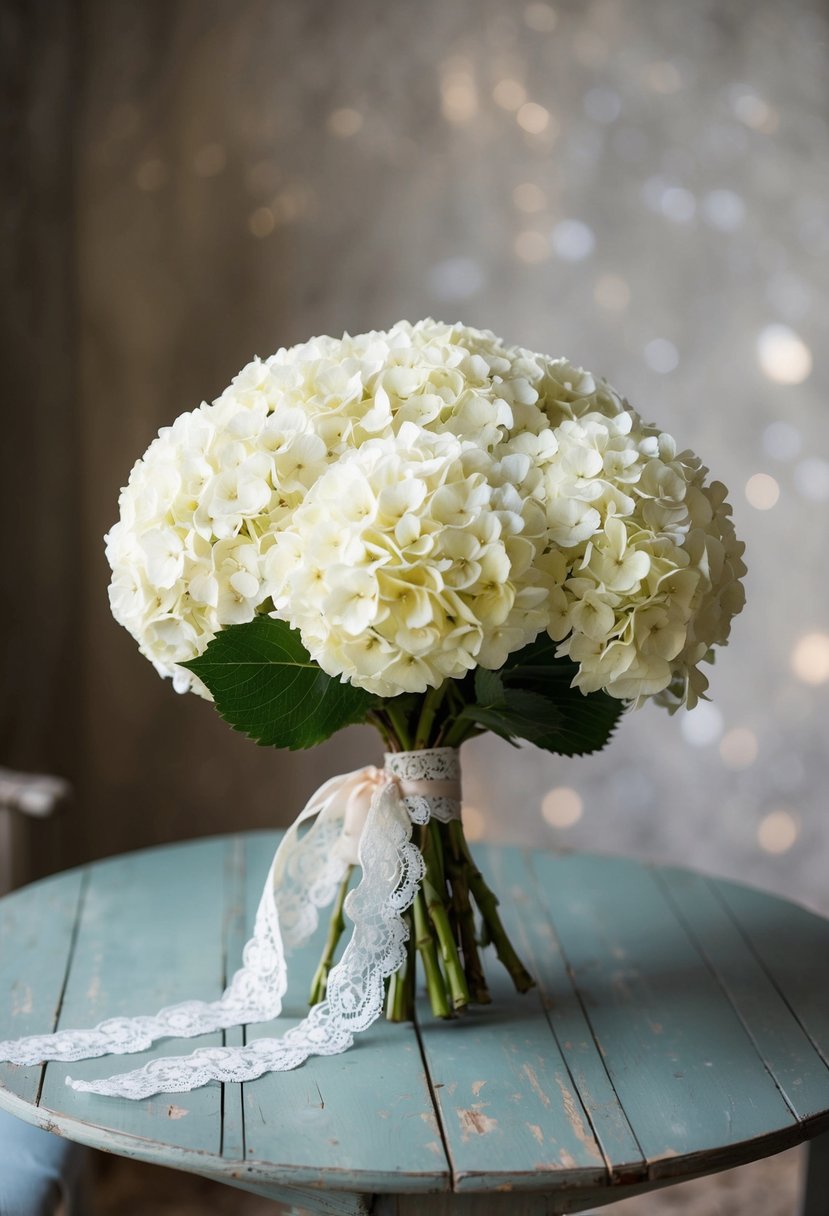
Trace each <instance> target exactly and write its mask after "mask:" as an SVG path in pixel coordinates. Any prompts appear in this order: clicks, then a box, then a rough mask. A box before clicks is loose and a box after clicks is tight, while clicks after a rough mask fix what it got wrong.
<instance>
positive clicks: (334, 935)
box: [308, 866, 354, 1005]
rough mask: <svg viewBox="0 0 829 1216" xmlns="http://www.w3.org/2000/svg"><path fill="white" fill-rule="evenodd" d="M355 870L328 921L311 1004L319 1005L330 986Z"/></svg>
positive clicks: (343, 884) (351, 869)
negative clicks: (346, 902)
mask: <svg viewBox="0 0 829 1216" xmlns="http://www.w3.org/2000/svg"><path fill="white" fill-rule="evenodd" d="M353 872H354V866H349V867H348V869H347V870H346V872H345V877H344V878H343V880H342V882H341V883H340V886H339V890H338V891H337V898H336V900H335V901H334V907H333V908H332V910H331V919H330V921H329V922H328V937H327V938H326V942H325V949H324V950H323V952H322V958H321V959H320V961H319V966H318V967H317V969H316V972H315V973H314V978H313V980H312V982H311V995H310V996H309V998H308V1004H309V1005H318V1004H319V1002H320V1001H324V1000H325V993H326V990H327V988H328V973H329V971H330V970H331V968H332V966H333V965H334V955H335V954H336V952H337V946H338V945H339V942H340V938H341V937H342V935H343V933H344V932H345V917H344V916H343V905H344V904H345V897H346V895H347V894H348V887H349V884H350V882H351V875H352V873H353Z"/></svg>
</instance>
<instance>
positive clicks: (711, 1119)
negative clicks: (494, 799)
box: [531, 853, 802, 1177]
mask: <svg viewBox="0 0 829 1216" xmlns="http://www.w3.org/2000/svg"><path fill="white" fill-rule="evenodd" d="M531 864H532V866H533V870H534V872H535V874H536V876H537V878H538V881H539V884H540V889H541V891H542V892H543V893H544V898H545V903H546V905H547V907H548V909H549V911H550V915H551V918H552V921H553V924H554V926H555V930H556V934H557V936H558V939H559V941H560V943H561V946H562V949H563V951H564V954H565V957H566V959H567V963H568V966H569V967H570V969H571V972H572V974H573V977H574V980H575V983H576V985H577V987H578V989H579V992H580V994H581V997H582V1001H583V1004H584V1007H585V1010H586V1012H587V1016H588V1017H589V1019H590V1023H591V1025H592V1027H593V1031H594V1034H595V1036H596V1041H597V1043H598V1045H599V1048H600V1050H601V1051H602V1053H603V1055H604V1058H605V1063H606V1065H607V1069H608V1073H609V1075H610V1077H611V1079H612V1081H613V1085H614V1087H615V1089H616V1092H617V1093H618V1095H619V1098H620V1100H621V1102H622V1106H623V1107H624V1110H625V1113H626V1115H627V1117H628V1120H629V1122H630V1125H631V1127H632V1129H633V1131H634V1133H635V1135H636V1138H637V1140H638V1141H639V1143H640V1145H641V1146H642V1149H643V1151H644V1153H645V1155H646V1158H647V1161H648V1166H649V1173H650V1175H651V1176H653V1177H660V1176H669V1175H671V1174H674V1173H684V1172H687V1171H688V1169H689V1167H690V1168H693V1164H694V1160H695V1159H696V1158H698V1157H699V1156H704V1157H705V1160H706V1163H707V1168H708V1169H709V1170H714V1169H717V1168H719V1167H720V1166H721V1165H722V1164H729V1163H731V1162H734V1163H736V1162H737V1161H738V1160H740V1159H743V1158H744V1156H745V1155H748V1156H751V1155H758V1151H756V1150H755V1149H753V1148H752V1147H751V1146H752V1142H755V1141H762V1140H763V1139H766V1138H767V1139H769V1140H770V1141H773V1142H774V1143H776V1144H777V1143H779V1145H780V1146H781V1147H783V1146H784V1145H785V1144H788V1143H793V1142H795V1141H796V1140H797V1139H799V1138H800V1136H801V1135H802V1133H801V1132H800V1129H799V1126H798V1124H797V1121H796V1120H795V1118H794V1116H793V1115H792V1113H791V1111H790V1110H789V1108H788V1106H787V1105H786V1103H785V1101H784V1099H783V1097H782V1096H781V1094H780V1092H779V1090H778V1089H777V1086H776V1085H775V1083H774V1081H773V1080H772V1078H771V1077H770V1076H769V1074H768V1072H767V1071H766V1069H765V1067H764V1066H763V1065H762V1062H761V1061H760V1059H759V1056H758V1054H757V1051H756V1049H755V1047H754V1045H753V1044H752V1042H751V1040H750V1039H749V1037H748V1035H747V1034H746V1032H745V1029H744V1027H743V1026H742V1024H741V1022H740V1020H739V1018H738V1017H737V1014H736V1013H735V1011H734V1009H733V1007H732V1005H731V1003H730V1002H729V1001H728V1000H727V998H726V997H725V995H724V993H723V991H722V989H721V988H720V986H719V984H718V983H717V982H716V980H715V979H714V977H713V976H712V975H711V973H710V971H709V970H708V968H707V966H706V965H705V962H704V961H703V959H702V958H701V957H700V955H699V953H698V952H697V950H696V949H695V948H694V946H693V944H692V943H691V941H690V939H689V938H688V935H687V934H686V932H685V931H684V929H683V928H682V926H681V925H680V923H679V921H678V920H677V918H676V916H675V915H674V913H673V910H672V909H671V907H670V905H669V904H668V903H667V901H666V900H665V898H664V896H663V894H662V892H661V891H660V889H659V887H658V885H657V883H656V882H655V880H654V879H653V877H652V875H651V874H650V873H649V872H648V871H647V870H646V869H645V868H643V867H642V866H640V865H637V864H636V863H635V862H632V861H626V860H623V859H611V858H601V857H587V856H570V857H566V858H556V857H552V856H548V855H544V854H540V853H536V854H533V855H532V857H531ZM689 1158H690V1160H689Z"/></svg>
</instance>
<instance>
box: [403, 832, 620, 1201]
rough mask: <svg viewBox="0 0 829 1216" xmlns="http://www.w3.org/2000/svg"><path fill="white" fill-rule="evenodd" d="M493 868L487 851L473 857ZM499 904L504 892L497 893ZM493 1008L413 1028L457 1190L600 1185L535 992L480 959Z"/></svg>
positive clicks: (589, 1141)
mask: <svg viewBox="0 0 829 1216" xmlns="http://www.w3.org/2000/svg"><path fill="white" fill-rule="evenodd" d="M478 855H479V857H480V861H481V865H482V866H483V867H484V868H486V869H488V870H490V871H491V869H492V865H491V861H492V856H493V855H492V853H491V852H490V851H488V850H479V853H478ZM501 895H502V896H503V897H504V899H503V902H504V904H505V905H507V904H508V903H509V893H505V892H503V891H502V892H501ZM484 959H485V968H486V974H487V980H488V983H489V985H490V988H491V991H492V998H493V1004H492V1005H491V1006H487V1007H485V1008H480V1007H475V1008H473V1009H471V1010H470V1011H469V1012H468V1013H467V1014H466V1015H465V1016H464V1018H463V1019H458V1020H457V1021H451V1022H445V1021H440V1020H437V1019H435V1018H434V1017H433V1016H432V1013H431V1011H430V1009H429V1006H428V1001H426V999H425V998H422V999H421V1000H419V1002H418V1024H419V1030H420V1037H421V1042H422V1045H423V1051H424V1055H425V1058H426V1062H427V1066H428V1069H429V1074H430V1076H431V1079H432V1084H433V1087H434V1090H435V1095H436V1098H437V1102H438V1108H439V1111H440V1115H441V1122H442V1126H443V1129H444V1135H445V1138H446V1143H447V1147H448V1150H449V1158H450V1161H451V1163H452V1169H453V1173H454V1178H455V1190H456V1191H461V1192H463V1191H476V1190H481V1191H482V1190H489V1189H494V1190H497V1189H499V1188H504V1189H512V1188H515V1189H516V1190H519V1189H521V1190H524V1189H526V1190H535V1191H542V1190H553V1189H554V1188H560V1187H564V1186H568V1185H574V1186H575V1185H588V1184H590V1183H592V1184H594V1185H595V1184H598V1183H600V1182H604V1181H605V1180H606V1178H607V1170H606V1167H605V1162H604V1158H603V1156H602V1153H601V1149H600V1148H599V1145H598V1144H597V1143H596V1139H595V1137H594V1135H593V1132H592V1130H591V1127H590V1122H589V1119H588V1117H587V1114H586V1113H585V1110H584V1107H583V1106H582V1103H581V1101H580V1099H579V1096H578V1093H577V1092H576V1090H575V1087H574V1085H573V1081H572V1079H571V1076H570V1073H569V1072H568V1069H567V1065H566V1063H565V1061H564V1059H563V1057H562V1054H561V1051H560V1050H559V1047H558V1044H557V1042H556V1040H555V1038H554V1036H553V1034H552V1031H551V1030H550V1026H549V1023H548V1022H547V1019H546V1017H545V1015H544V1011H543V1008H542V1003H541V997H540V995H539V993H538V992H537V991H533V992H531V993H529V994H527V995H526V996H521V995H519V994H518V993H516V992H515V990H514V988H513V986H512V982H511V981H510V979H509V976H508V975H507V974H506V972H505V971H504V969H503V968H502V967H501V965H500V964H499V963H498V962H497V960H496V959H495V957H494V954H493V953H492V951H491V950H486V951H485V952H484Z"/></svg>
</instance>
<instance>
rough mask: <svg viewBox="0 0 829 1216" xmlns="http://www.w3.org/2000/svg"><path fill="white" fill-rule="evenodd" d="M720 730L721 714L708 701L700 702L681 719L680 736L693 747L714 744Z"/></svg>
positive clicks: (720, 732)
mask: <svg viewBox="0 0 829 1216" xmlns="http://www.w3.org/2000/svg"><path fill="white" fill-rule="evenodd" d="M722 729H723V720H722V714H721V713H720V711H719V710H718V709H717V707H716V705H712V704H711V703H710V702H709V701H700V703H699V705H697V706H696V708H695V709H691V710H689V711H688V713H687V714H685V716H684V717H683V719H682V734H683V735H684V737H685V739H686V740H687V742H688V743H690V744H691V745H692V746H693V747H708V745H709V744H711V743H716V742H717V740H718V739H719V737H720V735H721V734H722Z"/></svg>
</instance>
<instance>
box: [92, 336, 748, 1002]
mask: <svg viewBox="0 0 829 1216" xmlns="http://www.w3.org/2000/svg"><path fill="white" fill-rule="evenodd" d="M106 539H107V557H108V559H109V563H110V565H111V567H112V582H111V586H110V599H111V605H112V611H113V613H114V615H115V618H116V619H117V620H118V621H119V622H120V623H121V624H122V625H123V626H125V628H126V629H128V630H129V632H130V633H131V634H132V636H133V637H134V638H135V639H136V641H137V642H138V645H139V648H140V650H141V652H142V653H143V654H144V655H145V656H146V657H147V658H148V659H150V661H151V662H152V663H153V664H154V666H155V668H156V670H157V671H158V672H159V673H160V674H161V675H163V676H167V677H170V678H171V679H172V681H173V684H174V687H175V688H176V689H177V690H178V691H180V692H183V691H186V690H192V691H194V692H196V693H197V694H199V695H200V696H203V697H206V698H208V699H212V700H214V701H215V704H216V708H217V709H218V711H219V713H220V714H221V715H222V717H224V718H225V719H226V720H227V721H228V722H229V723H230V724H231V725H232V726H233V727H235V728H236V729H237V730H240V731H243V732H244V733H245V734H247V735H249V736H250V737H251V738H252V739H254V740H256V741H257V742H258V743H260V744H265V745H271V746H276V747H285V748H306V747H311V746H313V745H314V744H317V743H319V742H321V741H322V740H324V739H326V738H327V737H329V736H330V735H331V734H333V733H334V732H335V731H337V730H339V729H340V728H342V727H344V726H348V725H351V724H354V723H370V724H371V725H373V726H374V727H376V728H377V730H378V731H379V732H380V734H381V736H382V739H383V742H384V744H385V747H386V749H387V752H388V759H387V765H386V769H387V771H388V773H390V774H391V775H392V777H393V778H394V779H395V780H399V782H401V783H402V784H401V789H402V791H403V794H404V795H405V800H406V804H407V806H408V807H409V810H410V811H411V812H412V813H411V818H412V821H413V824H412V826H411V828H410V830H411V831H413V832H414V839H415V841H416V844H417V849H418V856H419V858H420V859H422V860H419V861H418V863H417V865H416V866H414V868H413V870H412V871H411V872H410V877H411V875H412V874H413V875H414V880H413V882H411V883H410V886H411V888H412V889H411V890H408V892H407V894H406V896H405V898H399V891H400V887H401V882H400V881H399V882H398V905H399V909H398V910H399V912H400V921H401V925H402V930H401V932H400V933H398V935H397V947H398V948H399V949H397V951H396V952H395V951H394V950H393V951H392V952H391V955H390V956H389V957H391V959H392V963H391V964H389V963H388V962H387V965H386V966H385V974H384V975H383V977H382V978H383V981H384V993H385V1009H386V1013H387V1016H389V1017H390V1018H393V1019H402V1018H408V1017H410V1016H411V1013H412V1006H413V999H414V976H415V970H416V955H419V957H420V959H421V962H422V966H423V971H424V974H425V978H426V983H427V988H428V992H429V997H430V999H431V1003H432V1008H433V1010H434V1012H435V1013H436V1014H438V1015H439V1016H442V1017H449V1016H453V1015H455V1014H456V1013H457V1012H459V1011H461V1010H463V1009H464V1008H466V1006H467V1005H469V1004H470V1003H475V1002H478V1003H486V1002H487V1001H488V1000H489V993H488V990H487V984H486V978H485V972H484V967H483V966H482V963H481V954H480V951H481V945H482V943H490V942H491V943H492V945H493V946H494V948H495V951H496V952H497V955H498V957H499V959H500V960H501V962H502V963H503V964H504V965H505V966H506V967H507V969H508V970H509V972H510V974H511V976H512V978H513V980H514V982H515V985H516V987H517V988H518V989H519V990H522V991H523V990H526V989H527V988H528V987H530V986H531V984H532V980H531V978H530V976H529V975H528V973H527V972H526V970H525V968H524V967H523V965H522V963H521V961H520V960H519V958H518V957H517V955H516V953H515V950H514V949H513V948H512V945H511V943H510V941H509V938H508V937H507V935H506V933H505V931H504V928H503V925H502V924H501V921H500V919H499V916H498V903H497V898H496V897H495V895H494V894H493V892H492V891H491V890H490V888H489V886H488V885H487V882H486V880H485V877H484V876H483V875H482V874H481V873H480V871H479V869H478V867H477V865H476V863H475V861H474V859H473V857H472V854H471V852H470V850H469V848H468V847H467V843H466V841H465V839H464V834H463V827H462V822H461V820H460V818H459V815H458V801H459V789H458V785H457V782H458V772H457V764H456V756H457V750H456V749H458V748H460V747H461V745H462V744H463V743H464V742H465V741H466V740H467V739H470V738H473V737H474V736H476V735H480V734H482V733H483V732H485V731H491V732H493V733H494V734H496V735H499V736H500V737H502V738H504V739H506V740H508V741H509V742H511V743H519V742H527V743H530V744H533V745H535V746H536V747H540V748H543V749H545V750H547V751H549V752H554V753H560V754H563V755H568V756H570V755H576V754H582V753H586V752H591V751H595V750H597V749H599V748H601V747H602V746H603V745H604V744H605V742H606V741H607V739H608V738H609V736H610V734H611V732H612V731H613V729H614V727H615V726H616V724H617V722H618V719H619V717H620V715H621V713H622V712H623V710H624V709H625V707H627V706H636V705H639V704H641V703H642V702H643V701H644V700H645V699H646V698H654V699H655V700H656V701H657V702H659V703H660V704H662V705H664V706H666V707H667V708H668V709H669V711H673V710H675V709H676V708H677V707H679V706H682V705H685V706H688V707H692V706H693V705H694V704H695V703H696V702H697V700H698V699H699V698H700V697H703V696H704V695H705V690H706V688H707V679H706V676H705V674H704V671H703V664H704V663H705V662H706V661H707V660H710V659H711V657H712V650H713V648H714V647H715V646H717V645H720V644H723V643H725V642H726V640H727V638H728V635H729V629H730V626H731V621H732V618H733V617H734V615H735V614H736V613H737V612H739V611H740V609H741V608H742V606H743V600H744V596H743V588H742V584H741V581H740V580H741V578H742V576H743V574H744V573H745V566H744V564H743V545H742V544H741V543H740V542H739V541H738V540H737V539H736V536H735V532H734V527H733V524H732V521H731V512H730V507H729V505H728V503H727V501H726V490H725V487H724V486H723V485H722V484H721V483H719V482H717V481H710V480H709V478H708V470H707V469H706V468H705V467H704V466H703V465H702V464H701V462H700V461H699V459H698V458H697V457H696V456H694V455H693V454H692V453H691V452H689V451H679V450H678V448H677V445H676V443H675V442H674V440H673V439H672V438H671V437H670V436H669V435H667V434H664V433H663V432H660V431H659V430H658V429H657V428H656V427H654V426H651V425H649V424H646V423H645V422H643V421H642V419H641V418H640V417H639V415H638V414H637V413H636V411H635V410H634V409H633V408H632V407H631V406H630V405H629V404H628V403H627V402H626V401H625V400H624V399H623V398H622V397H621V396H620V395H619V394H618V393H617V392H616V391H615V390H614V389H613V388H611V387H610V385H608V384H607V383H605V382H604V381H602V380H598V379H596V378H595V377H594V376H593V375H591V374H590V373H589V372H587V371H584V370H583V369H581V368H578V367H574V366H573V365H572V364H571V363H569V362H568V361H567V360H566V359H560V358H557V359H553V358H548V357H547V356H544V355H539V354H535V353H533V352H531V351H529V350H524V349H522V348H520V347H514V346H506V345H505V344H504V343H502V342H501V341H500V340H499V339H497V338H496V337H495V336H494V335H493V334H491V333H489V332H486V331H479V330H476V329H471V328H468V327H466V326H462V325H444V324H439V323H437V322H435V321H432V320H426V321H421V322H418V323H417V324H416V325H411V324H409V323H407V322H400V323H399V324H397V325H395V326H393V328H392V329H390V330H389V331H388V332H372V333H366V334H361V335H358V336H356V337H352V336H350V335H347V334H346V335H345V336H344V337H343V338H342V339H333V338H328V337H322V338H314V339H312V340H311V341H309V342H306V343H303V344H301V345H299V346H295V347H292V348H290V349H282V350H279V351H278V352H277V353H276V354H275V355H273V356H272V357H270V358H268V359H264V360H263V359H255V360H254V361H253V362H252V363H250V364H248V366H247V367H245V368H244V369H243V370H242V371H241V372H240V373H239V375H238V376H237V377H236V378H235V379H234V381H233V383H232V384H231V385H230V387H229V388H227V389H226V390H225V391H224V392H223V393H222V395H221V396H220V397H219V398H218V399H217V400H215V401H214V402H213V403H212V404H203V405H201V406H200V407H199V408H198V409H195V410H193V411H192V412H190V413H185V414H182V415H181V416H180V417H179V418H178V419H176V421H175V422H174V423H173V425H172V426H171V427H168V428H165V429H163V430H162V431H161V432H160V434H159V436H158V438H157V439H156V440H154V442H153V443H152V444H151V446H150V448H149V449H148V451H147V452H146V454H145V455H144V457H143V458H142V459H141V460H139V461H138V463H137V464H136V465H135V467H134V468H133V470H132V473H131V475H130V479H129V484H128V485H127V486H126V488H125V489H124V490H123V492H122V494H121V498H120V519H119V521H118V522H117V523H116V524H115V526H114V527H113V528H112V530H111V531H110V533H109V535H108V537H107V538H106ZM418 753H422V754H423V756H425V757H427V760H426V762H425V768H423V767H421V768H420V769H419V768H418V767H417V754H418ZM412 757H414V760H412ZM413 764H414V767H412V765H413ZM430 766H431V767H430ZM436 772H437V778H435V773H436ZM413 774H414V775H413ZM430 777H431V779H433V780H435V779H436V780H437V784H436V785H434V786H432V787H428V785H427V783H428V779H429V778H430ZM376 780H377V774H376V772H372V773H370V774H369V775H368V777H367V778H363V779H362V786H360V788H363V786H365V785H366V782H367V783H368V786H369V787H371V784H372V781H376ZM407 780H408V782H409V784H408V786H407V785H406V781H407ZM358 784H359V783H358ZM430 789H431V793H430V792H429V790H430ZM356 792H357V791H356V786H354V783H353V782H352V786H351V787H349V792H348V798H346V799H345V801H346V802H348V800H349V799H350V801H351V804H353V803H354V802H355V796H356ZM418 800H420V802H419V801H418ZM356 801H357V802H359V801H360V798H359V797H357V798H356ZM366 802H367V798H366V797H363V800H362V806H363V809H362V811H361V812H355V813H354V814H353V815H350V814H349V807H346V808H345V809H344V811H343V815H342V816H341V821H338V822H339V824H340V827H339V829H338V833H337V837H336V839H334V838H329V839H328V840H327V844H326V845H325V849H326V850H327V851H325V852H318V853H317V854H316V858H317V861H316V864H317V866H318V868H319V870H320V872H322V871H325V873H326V875H327V877H326V879H325V882H324V883H323V886H324V887H325V889H326V897H330V896H331V894H332V883H331V865H332V857H333V859H334V863H335V864H334V874H335V877H336V885H335V887H334V888H333V890H334V892H335V894H334V898H333V915H332V918H331V924H330V931H329V935H328V941H327V944H326V947H325V951H324V954H323V957H322V959H321V961H320V966H319V969H318V971H317V975H316V978H315V981H314V985H313V991H312V993H311V1001H312V1003H314V1004H316V1003H320V1002H323V1001H324V999H325V998H326V995H327V989H328V986H329V982H330V976H331V972H332V968H333V967H334V966H335V960H336V957H337V949H338V943H339V939H340V936H341V934H342V933H343V931H344V927H345V921H344V917H343V909H344V907H345V908H346V909H347V908H349V903H348V900H347V898H346V896H347V892H348V891H349V887H350V885H351V884H352V882H353V873H354V870H355V866H356V865H357V864H358V863H360V864H362V865H363V866H364V867H365V864H366V860H365V857H364V856H363V855H362V853H361V848H362V847H363V846H364V844H365V837H366V835H367V832H366ZM420 803H425V810H424V811H423V813H422V814H420V815H418V814H417V809H418V806H419V805H420ZM351 809H353V806H352V807H351ZM421 810H423V807H421ZM314 879H315V876H314V875H313V874H312V875H311V876H310V878H309V881H310V882H313V881H314ZM405 885H406V884H405V883H402V886H405ZM353 894H354V893H353V892H352V895H353ZM407 901H408V902H407ZM355 908H357V904H356V903H354V905H353V908H352V911H353V910H354V909H355Z"/></svg>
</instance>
